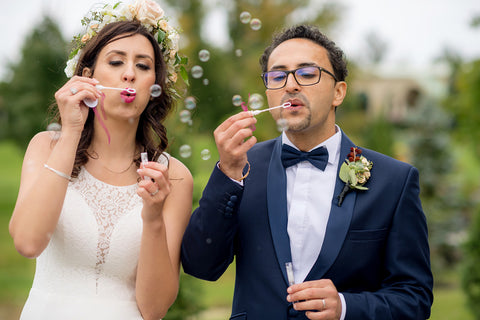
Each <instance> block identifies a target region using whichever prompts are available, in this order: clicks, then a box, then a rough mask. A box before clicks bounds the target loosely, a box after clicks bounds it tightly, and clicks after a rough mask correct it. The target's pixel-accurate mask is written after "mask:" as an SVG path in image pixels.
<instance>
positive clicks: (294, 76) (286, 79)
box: [261, 66, 339, 90]
mask: <svg viewBox="0 0 480 320" xmlns="http://www.w3.org/2000/svg"><path fill="white" fill-rule="evenodd" d="M304 68H317V69H318V70H319V71H320V73H319V76H318V80H317V82H315V83H311V84H300V83H299V82H298V80H297V76H296V75H295V73H296V72H297V71H298V70H300V69H304ZM322 71H323V72H325V73H327V74H329V75H330V76H331V77H332V78H333V80H335V82H339V81H338V80H337V77H335V75H334V74H333V73H331V72H330V71H328V70H327V69H325V68H322V67H319V66H304V67H300V68H297V69H294V70H271V71H267V72H263V73H262V75H261V77H262V80H263V84H264V86H265V88H267V89H268V90H277V89H282V88H283V87H285V86H286V85H287V82H288V76H289V74H293V78H294V79H295V81H296V82H297V84H298V85H299V86H302V87H308V86H313V85H316V84H317V83H319V82H320V79H322ZM269 72H284V73H285V74H286V76H285V83H284V84H283V86H281V87H278V88H269V87H268V86H267V82H266V80H265V75H266V74H267V73H269Z"/></svg>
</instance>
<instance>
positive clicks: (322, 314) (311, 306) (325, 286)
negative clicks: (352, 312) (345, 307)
mask: <svg viewBox="0 0 480 320" xmlns="http://www.w3.org/2000/svg"><path fill="white" fill-rule="evenodd" d="M287 292H288V296H287V301H289V302H293V308H294V309H295V310H299V311H300V310H301V311H306V312H305V315H306V316H307V318H308V319H312V320H327V319H328V320H338V319H340V316H341V314H342V302H341V300H340V296H339V295H338V291H337V288H336V287H335V285H334V284H333V282H332V281H331V280H329V279H321V280H314V281H306V282H303V283H299V284H294V285H292V286H290V287H289V288H288V289H287Z"/></svg>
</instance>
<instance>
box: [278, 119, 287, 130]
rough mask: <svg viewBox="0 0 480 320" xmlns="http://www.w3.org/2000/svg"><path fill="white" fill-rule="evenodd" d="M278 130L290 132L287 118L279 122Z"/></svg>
mask: <svg viewBox="0 0 480 320" xmlns="http://www.w3.org/2000/svg"><path fill="white" fill-rule="evenodd" d="M277 130H278V131H287V130H288V121H287V119H285V118H280V119H278V120H277Z"/></svg>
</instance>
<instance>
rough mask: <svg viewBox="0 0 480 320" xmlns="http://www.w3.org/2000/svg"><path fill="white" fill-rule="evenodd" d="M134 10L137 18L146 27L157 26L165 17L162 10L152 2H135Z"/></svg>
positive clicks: (147, 0) (146, 0)
mask: <svg viewBox="0 0 480 320" xmlns="http://www.w3.org/2000/svg"><path fill="white" fill-rule="evenodd" d="M133 8H134V12H135V13H136V14H135V18H136V19H137V20H138V21H140V22H141V23H143V24H144V25H150V26H152V27H154V26H157V23H158V20H160V18H162V17H163V10H162V8H160V6H159V5H158V3H156V2H155V1H152V0H144V1H135V3H134V4H133Z"/></svg>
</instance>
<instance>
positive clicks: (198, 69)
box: [191, 66, 203, 79]
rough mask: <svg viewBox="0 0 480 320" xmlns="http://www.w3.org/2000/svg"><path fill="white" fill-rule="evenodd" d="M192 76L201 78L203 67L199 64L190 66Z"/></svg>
mask: <svg viewBox="0 0 480 320" xmlns="http://www.w3.org/2000/svg"><path fill="white" fill-rule="evenodd" d="M191 72H192V77H194V78H195V79H198V78H201V77H202V76H203V68H202V67H200V66H193V67H192V70H191Z"/></svg>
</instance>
